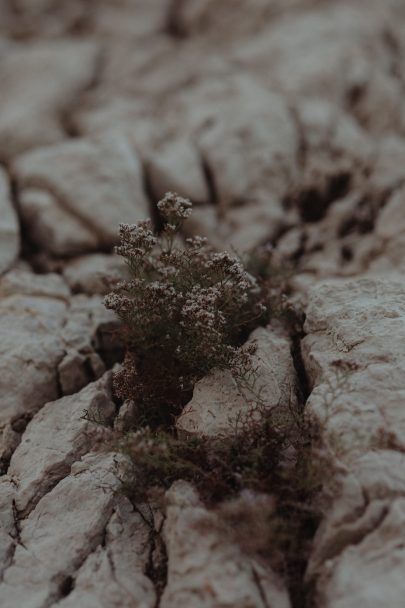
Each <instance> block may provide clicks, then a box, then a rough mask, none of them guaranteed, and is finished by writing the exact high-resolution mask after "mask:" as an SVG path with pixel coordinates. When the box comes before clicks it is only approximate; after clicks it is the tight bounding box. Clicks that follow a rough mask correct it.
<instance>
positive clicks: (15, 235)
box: [0, 169, 20, 275]
mask: <svg viewBox="0 0 405 608" xmlns="http://www.w3.org/2000/svg"><path fill="white" fill-rule="evenodd" d="M19 248H20V229H19V225H18V217H17V213H16V211H15V209H14V207H13V203H12V201H11V196H10V187H9V184H8V179H7V174H6V173H5V171H3V170H2V169H0V275H1V274H3V272H5V271H6V270H8V269H9V268H10V266H11V265H12V264H13V262H15V260H16V259H17V257H18V252H19Z"/></svg>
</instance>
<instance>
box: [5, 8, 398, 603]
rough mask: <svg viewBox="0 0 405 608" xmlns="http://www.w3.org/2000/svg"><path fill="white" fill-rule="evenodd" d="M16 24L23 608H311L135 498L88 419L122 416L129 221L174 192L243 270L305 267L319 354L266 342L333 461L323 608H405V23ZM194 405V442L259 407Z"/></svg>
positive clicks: (181, 498) (9, 587)
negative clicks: (93, 412)
mask: <svg viewBox="0 0 405 608" xmlns="http://www.w3.org/2000/svg"><path fill="white" fill-rule="evenodd" d="M0 12H1V16H0V83H1V94H0V163H1V166H0V273H1V277H0V311H1V315H0V400H1V409H0V425H1V454H0V457H1V473H2V477H1V478H0V524H1V528H0V575H1V583H0V605H1V606H4V608H51V607H52V608H56V607H58V608H59V607H60V608H97V607H100V606H102V607H103V608H153V607H156V606H160V607H161V608H183V607H184V608H194V607H195V608H200V607H201V608H256V607H257V608H270V607H271V608H290V607H291V608H298V607H301V606H303V605H304V601H303V600H302V602H301V603H300V600H299V598H298V599H297V593H295V594H294V597H292V594H291V593H290V589H289V586H288V583H287V581H285V580H283V579H282V578H281V577H279V576H278V575H277V574H276V573H275V572H273V571H272V570H271V568H269V567H266V566H265V565H263V564H262V563H259V562H256V561H255V560H254V559H252V558H251V557H250V556H249V555H248V554H245V553H244V552H243V551H242V549H241V548H240V547H239V546H238V545H236V544H235V543H233V542H232V541H231V540H230V538H229V537H228V536H226V535H224V534H223V530H222V527H221V525H220V522H219V520H218V517H217V514H216V513H215V512H213V511H208V510H207V509H206V507H205V506H204V505H203V504H202V503H201V502H200V500H199V497H198V496H197V495H196V493H195V491H194V490H193V488H191V487H190V486H187V485H185V484H181V483H178V484H177V485H175V486H174V487H173V488H172V489H171V490H170V491H169V493H168V496H167V504H168V506H167V511H166V514H165V518H163V517H159V516H158V515H156V514H154V516H153V515H152V514H151V517H153V520H151V519H150V518H149V517H145V516H144V513H143V514H140V513H139V512H138V511H136V510H134V508H133V507H132V506H131V505H130V504H129V502H128V501H126V499H125V498H123V497H122V496H119V495H118V496H117V494H116V493H115V489H116V488H117V487H118V485H119V467H120V462H119V460H120V457H119V456H117V455H114V454H106V453H104V452H100V450H99V446H100V444H101V443H102V442H103V440H104V438H105V437H104V435H105V434H106V433H107V434H108V431H107V430H105V429H102V428H101V427H98V426H97V425H94V424H93V423H91V422H88V421H86V420H85V419H83V418H82V416H83V412H84V411H85V410H87V409H89V408H91V407H92V406H94V405H97V407H98V408H101V409H102V410H103V411H104V412H105V415H106V417H108V418H110V419H111V420H112V419H113V418H114V417H115V415H116V403H115V402H114V398H113V395H112V390H111V367H112V366H113V364H114V363H115V362H116V361H118V360H119V358H120V356H121V351H120V345H119V343H117V340H116V339H115V334H114V331H113V329H114V323H115V322H114V319H113V318H112V317H111V315H110V314H109V313H108V312H107V311H106V310H105V309H104V307H103V305H102V294H103V292H104V290H105V286H104V283H103V280H102V277H103V276H108V275H111V274H114V272H115V270H116V267H117V261H116V259H115V257H114V256H113V255H112V254H111V250H112V246H113V245H114V243H115V240H116V235H117V224H118V223H119V222H125V221H128V222H134V221H136V220H138V219H141V218H144V217H146V216H150V215H154V213H155V211H154V207H153V204H154V201H156V200H157V199H158V198H159V197H160V196H161V195H162V194H163V193H164V192H165V191H166V190H175V191H178V192H179V193H180V194H181V195H183V196H187V197H190V198H191V199H192V200H193V202H194V203H195V212H194V214H193V217H192V219H191V220H190V222H189V231H190V232H193V233H198V234H203V235H207V236H208V237H209V239H210V240H211V242H212V243H213V244H214V245H216V246H218V247H221V248H224V247H227V248H229V247H231V246H233V247H234V248H236V249H237V250H239V251H243V250H247V249H254V248H255V247H257V246H258V245H260V244H261V243H267V242H270V243H272V244H273V246H274V248H275V250H276V251H277V252H278V254H279V255H280V256H281V257H282V258H283V259H285V260H289V261H290V262H291V263H293V264H294V267H295V269H296V270H295V274H294V278H293V280H292V289H293V291H292V295H293V298H294V299H295V300H296V301H297V302H300V304H301V305H302V306H303V307H304V310H305V313H306V321H305V325H304V333H305V335H304V336H297V338H296V340H295V345H294V346H295V347H294V348H293V349H292V350H291V345H290V344H289V343H288V342H287V341H286V340H285V339H281V338H280V337H279V336H278V335H276V333H273V331H272V329H271V327H270V328H269V329H266V330H265V329H261V330H257V331H258V332H259V334H260V335H259V343H260V349H261V350H260V359H261V363H260V373H261V375H262V376H263V378H265V380H266V383H267V385H268V387H269V388H268V390H269V396H270V397H269V398H274V399H275V400H276V401H280V400H283V399H287V396H286V395H285V391H286V388H285V387H286V383H287V384H288V386H294V385H296V384H298V385H299V386H301V389H302V390H301V392H303V393H304V394H305V396H307V395H308V399H307V402H306V408H307V410H308V411H311V412H313V414H314V415H315V416H316V417H318V418H319V420H321V421H322V425H323V426H322V428H323V433H324V435H325V441H329V442H330V443H333V450H334V455H335V459H336V463H335V467H334V470H336V472H335V473H334V474H336V476H337V477H338V478H339V483H336V489H335V491H334V493H333V495H332V496H331V497H330V500H329V503H328V508H327V509H325V512H324V515H323V519H322V521H321V523H320V526H319V527H318V529H317V531H316V533H315V537H314V539H313V545H312V550H311V555H310V558H309V560H308V563H307V566H306V572H305V575H304V576H303V577H302V581H301V583H300V584H301V585H302V594H301V595H302V598H304V596H305V594H306V592H307V589H309V588H311V589H313V590H314V591H313V593H311V596H310V597H311V598H312V599H311V605H310V606H308V605H307V606H306V608H312V607H313V608H380V607H382V606H388V607H389V608H402V607H403V605H404V599H403V598H404V594H405V578H404V576H403V572H404V568H405V408H404V407H403V405H404V401H405V383H404V369H405V347H404V344H405V287H404V280H403V275H402V273H403V271H404V270H405V105H404V103H403V100H404V90H405V37H404V31H405V2H404V0H385V1H384V2H381V1H380V0H367V1H366V0H358V1H357V2H349V1H347V2H346V1H345V0H289V1H288V2H286V1H285V0H249V2H248V1H244V0H234V1H233V2H229V1H227V0H187V1H182V0H177V1H176V0H147V1H142V0H115V1H114V2H111V1H109V0H65V1H64V2H60V1H59V2H58V1H57V0H0ZM299 340H300V342H299ZM297 347H299V348H297ZM291 352H293V354H294V358H295V361H294V360H293V356H292V354H291ZM337 360H340V361H343V362H344V365H345V366H346V368H347V369H350V373H349V374H348V381H347V383H345V384H344V386H343V387H342V386H339V385H338V386H336V382H335V380H336V374H335V371H334V370H335V367H336V363H335V362H336V361H337ZM296 370H297V371H296ZM224 387H225V388H224ZM226 396H228V400H226V399H225V397H226ZM224 401H225V405H226V407H225V408H223V407H222V406H221V404H223V403H224ZM192 405H193V408H192V412H193V414H192V416H191V418H190V417H189V418H186V419H185V420H186V422H185V424H186V426H187V425H188V428H189V429H190V428H192V429H193V430H195V429H198V430H199V431H200V432H207V433H211V434H215V433H216V432H217V431H218V429H220V428H221V425H222V424H223V422H224V416H225V414H226V415H228V414H229V411H228V410H229V408H230V410H231V411H232V408H238V407H239V406H240V404H238V402H237V400H231V401H230V400H229V392H227V388H226V381H225V380H224V379H223V378H221V377H220V376H219V377H214V379H212V378H211V379H210V380H209V381H207V380H206V379H204V380H202V381H201V383H200V384H199V386H198V387H196V390H195V393H194V397H193V404H192ZM215 408H217V411H216V410H215ZM213 410H214V415H212V411H213ZM207 412H209V414H208V413H207ZM159 554H160V555H166V556H167V577H166V578H165V580H164V581H162V577H161V575H160V573H159V559H158V555H159ZM298 595H299V594H298Z"/></svg>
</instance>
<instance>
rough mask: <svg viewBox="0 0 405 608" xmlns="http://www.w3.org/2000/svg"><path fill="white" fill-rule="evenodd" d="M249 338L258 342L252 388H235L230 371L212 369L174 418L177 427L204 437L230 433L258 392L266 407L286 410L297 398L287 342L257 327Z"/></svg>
mask: <svg viewBox="0 0 405 608" xmlns="http://www.w3.org/2000/svg"><path fill="white" fill-rule="evenodd" d="M250 340H251V341H256V342H257V351H256V353H255V355H254V356H253V363H254V365H255V367H256V368H257V379H256V382H255V385H254V387H243V388H242V387H240V386H239V387H238V385H237V382H236V380H235V379H234V378H233V376H232V374H231V373H230V372H228V371H220V370H213V371H212V372H211V373H210V374H208V376H205V377H204V378H203V379H202V380H200V381H199V382H197V384H196V386H195V387H194V394H193V398H192V399H191V401H190V402H189V403H188V404H187V405H186V407H185V408H184V410H183V413H182V414H181V416H180V417H179V418H178V419H177V423H176V426H177V428H178V429H181V430H183V431H188V432H191V433H198V434H203V435H207V436H214V435H218V434H220V433H229V431H230V429H231V428H232V422H235V420H236V419H237V417H238V415H240V414H243V413H247V412H248V411H249V408H250V407H251V406H252V405H253V404H254V403H256V402H257V399H258V396H259V395H260V399H263V400H264V402H265V403H266V407H268V408H269V409H273V408H274V409H276V408H281V409H282V410H283V411H288V409H289V406H290V404H291V402H294V401H295V398H296V396H295V388H296V379H295V370H294V366H293V361H292V357H291V353H290V344H289V341H288V340H287V339H286V338H285V337H284V336H279V335H277V333H275V332H274V331H272V330H271V328H267V329H264V328H258V329H256V330H255V331H254V332H253V333H252V334H251V336H250Z"/></svg>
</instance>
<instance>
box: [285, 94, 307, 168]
mask: <svg viewBox="0 0 405 608" xmlns="http://www.w3.org/2000/svg"><path fill="white" fill-rule="evenodd" d="M289 113H290V116H291V119H292V122H293V124H294V127H295V132H296V134H297V140H298V146H297V155H296V158H297V165H298V167H299V168H300V169H301V170H302V169H304V167H305V162H306V159H307V155H308V145H307V141H306V137H305V131H304V127H303V125H302V122H301V120H300V117H299V114H298V111H297V108H296V107H295V106H293V105H290V106H289Z"/></svg>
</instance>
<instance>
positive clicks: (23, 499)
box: [8, 372, 115, 512]
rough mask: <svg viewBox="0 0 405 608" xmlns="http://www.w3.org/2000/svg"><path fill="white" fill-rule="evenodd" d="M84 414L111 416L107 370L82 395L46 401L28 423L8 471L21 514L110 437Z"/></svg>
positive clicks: (109, 378) (109, 376)
mask: <svg viewBox="0 0 405 608" xmlns="http://www.w3.org/2000/svg"><path fill="white" fill-rule="evenodd" d="M86 412H87V413H88V414H89V417H90V418H91V417H92V416H93V417H94V418H95V419H100V420H103V421H105V422H108V420H109V419H111V417H112V416H113V414H114V413H115V404H114V403H113V401H112V395H111V372H107V374H106V375H105V376H104V377H103V378H102V379H101V380H99V381H97V382H94V383H91V384H89V385H88V386H86V387H85V388H84V389H83V390H82V391H81V392H80V393H77V394H75V395H72V396H69V397H63V398H62V399H58V400H57V401H51V402H50V403H47V404H46V405H45V406H44V407H43V408H42V409H41V411H40V412H38V414H37V415H36V416H35V417H34V419H33V420H32V421H31V422H30V424H29V425H28V427H27V429H26V430H25V432H24V435H23V437H22V440H21V443H20V445H19V446H18V448H17V449H16V451H15V452H14V454H13V456H12V458H11V462H10V468H9V471H8V474H9V475H10V476H11V477H12V478H13V480H14V483H15V485H16V487H17V493H16V504H17V508H18V510H19V512H26V511H27V509H29V508H32V507H33V506H35V504H36V503H37V502H38V501H39V500H40V498H41V496H43V495H44V494H45V493H46V492H47V491H48V490H49V489H50V488H52V487H53V486H54V485H55V484H56V483H57V482H58V481H59V480H60V479H63V478H64V477H65V476H66V475H68V473H69V471H70V468H71V465H72V463H73V462H75V461H77V460H79V459H80V457H81V456H83V454H85V453H86V452H88V451H90V449H91V448H92V446H93V447H94V446H95V444H97V442H99V441H101V440H102V439H103V437H104V438H106V436H107V437H108V431H107V430H106V429H105V428H104V427H102V426H99V425H97V424H95V423H94V422H88V421H87V420H85V419H84V418H83V416H84V415H85V414H86Z"/></svg>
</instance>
